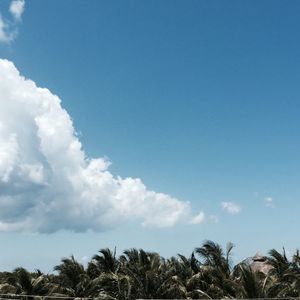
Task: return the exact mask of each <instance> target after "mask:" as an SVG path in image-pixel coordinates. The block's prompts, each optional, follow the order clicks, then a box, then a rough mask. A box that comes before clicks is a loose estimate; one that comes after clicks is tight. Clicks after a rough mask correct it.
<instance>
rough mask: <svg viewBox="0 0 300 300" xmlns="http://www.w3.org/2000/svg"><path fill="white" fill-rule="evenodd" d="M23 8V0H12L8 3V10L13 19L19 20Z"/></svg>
mask: <svg viewBox="0 0 300 300" xmlns="http://www.w3.org/2000/svg"><path fill="white" fill-rule="evenodd" d="M24 9H25V1H24V0H13V1H12V2H11V3H10V7H9V11H10V13H11V14H12V16H13V17H14V19H15V20H17V21H19V20H20V19H21V17H22V14H23V12H24Z"/></svg>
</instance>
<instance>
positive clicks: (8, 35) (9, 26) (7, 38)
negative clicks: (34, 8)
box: [0, 0, 25, 43]
mask: <svg viewBox="0 0 300 300" xmlns="http://www.w3.org/2000/svg"><path fill="white" fill-rule="evenodd" d="M24 9H25V1H24V0H13V1H12V2H11V3H10V6H9V12H10V14H11V20H8V19H5V18H4V17H3V15H2V14H0V42H2V43H10V42H12V41H13V40H14V39H15V38H16V36H17V34H18V25H19V23H20V21H21V19H22V15H23V12H24Z"/></svg>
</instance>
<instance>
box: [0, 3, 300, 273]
mask: <svg viewBox="0 0 300 300" xmlns="http://www.w3.org/2000/svg"><path fill="white" fill-rule="evenodd" d="M10 5H11V1H6V0H2V1H1V2H0V11H1V15H2V19H3V20H4V21H5V22H10V23H7V24H10V26H11V27H10V30H11V31H12V32H15V33H16V34H15V35H14V37H13V38H11V40H10V41H3V42H2V43H1V44H0V58H3V59H8V60H9V61H12V62H13V63H14V65H15V66H16V68H17V69H18V70H19V71H20V73H21V74H22V75H24V76H25V77H26V78H30V79H31V80H33V81H34V82H35V83H36V85H37V86H41V87H46V88H48V89H49V90H50V91H51V93H53V94H56V95H58V96H59V97H60V99H61V101H62V103H61V105H62V107H63V108H64V109H66V111H67V112H68V114H69V115H70V117H71V118H72V120H73V122H74V127H75V130H76V131H77V133H78V138H79V140H80V141H81V143H82V148H83V149H84V151H85V153H86V155H87V157H89V158H97V157H107V158H108V159H109V160H110V161H111V162H112V165H111V166H110V167H109V171H110V172H111V173H112V174H113V175H114V176H118V175H119V176H121V177H122V178H127V177H133V178H140V179H141V180H142V181H143V183H144V184H145V186H146V187H147V188H148V189H149V190H153V191H156V192H162V193H165V194H167V195H170V196H171V197H174V198H176V199H179V201H182V202H185V201H189V202H190V207H191V218H192V216H195V215H196V214H197V213H198V212H199V211H201V212H203V213H204V214H205V216H206V220H205V221H204V222H201V224H194V225H191V224H187V223H184V222H183V223H180V222H179V224H175V225H174V226H171V227H166V228H153V227H143V226H141V225H140V223H141V222H140V221H139V220H138V219H136V218H134V217H133V218H131V217H129V218H126V220H125V221H124V222H122V224H121V225H118V226H115V227H114V228H113V229H110V230H106V229H105V230H104V229H103V230H101V231H97V230H96V231H93V230H90V228H87V230H88V232H80V233H77V232H74V231H73V229H72V226H73V225H74V226H75V227H76V224H75V223H74V224H73V223H72V224H73V225H72V226H71V225H70V228H69V229H66V228H64V227H63V228H61V229H59V228H58V229H57V230H55V232H52V233H37V232H35V231H34V230H33V231H32V232H31V231H30V230H29V232H28V231H25V232H23V231H22V230H16V232H11V231H9V232H2V233H0V243H1V245H2V251H1V260H0V267H1V269H12V268H14V267H17V266H19V265H22V266H25V267H28V268H29V269H34V268H37V267H39V268H41V269H42V270H45V271H52V267H53V266H54V265H55V264H57V263H59V260H60V258H61V257H63V256H68V255H70V254H74V255H75V256H76V257H77V258H78V259H83V260H85V257H89V256H91V255H93V254H95V253H96V251H97V250H98V249H100V248H103V247H107V246H109V247H114V246H117V248H118V249H119V251H120V252H121V251H122V250H124V249H126V248H130V247H138V248H140V247H142V248H145V249H147V250H154V251H159V252H160V253H162V255H164V256H170V255H175V254H176V253H184V254H190V253H191V251H192V250H193V249H194V247H198V246H199V245H201V243H202V242H203V241H204V240H206V239H211V240H214V241H216V242H219V243H221V244H222V245H225V244H226V242H228V241H231V242H233V243H234V244H235V245H236V248H235V250H234V258H235V260H239V259H241V258H244V257H247V256H251V255H252V254H254V253H255V252H256V251H257V250H260V251H262V252H264V253H266V251H268V250H269V249H271V248H273V247H274V248H277V249H279V250H280V249H281V247H282V246H285V247H286V248H287V249H288V250H289V251H290V252H293V251H294V250H295V249H296V248H297V247H299V244H298V241H297V238H295V233H296V228H297V227H298V226H299V225H300V224H299V218H298V213H299V210H300V204H299V196H300V190H299V167H300V160H299V150H300V143H299V125H300V119H299V109H300V101H299V99H300V90H299V79H300V73H299V69H300V68H299V67H300V60H299V53H300V51H299V50H300V49H299V48H300V37H299V29H300V28H299V27H300V21H299V20H300V18H299V17H300V3H299V1H289V2H288V3H287V2H283V1H276V0H271V1H221V0H220V1H198V0H197V1H174V0H173V1H96V0H93V1H83V0H81V1H79V0H64V1H38V0H31V1H26V3H25V9H24V12H23V15H22V19H21V20H14V17H13V15H12V14H11V13H9V7H10ZM16 30H17V31H16ZM0 81H1V73H0ZM5 101H6V99H5V98H3V101H2V105H5ZM0 105H1V101H0ZM0 109H1V107H0ZM0 121H1V119H0ZM20 122H21V121H20ZM20 138H23V137H20ZM0 142H1V140H0ZM3 143H5V140H4V142H3ZM0 168H1V165H0ZM0 173H1V172H0ZM0 175H1V174H0ZM0 187H1V186H0ZM1 194H2V195H3V194H4V192H3V191H2V192H1V190H0V196H1ZM31 196H33V197H36V198H37V199H38V197H39V196H38V195H36V194H33V195H31ZM266 199H268V200H266ZM23 201H25V202H26V201H27V200H26V198H24V200H23ZM28 201H29V199H28ZM222 203H223V204H222ZM226 203H227V205H226ZM230 205H231V206H230ZM225 206H226V207H227V208H228V206H230V207H232V206H233V207H235V208H236V210H235V211H231V213H230V211H228V210H227V209H226V208H224V207H225ZM8 213H10V212H8ZM3 218H4V217H3ZM216 219H217V220H218V222H215V221H216ZM48 221H49V222H51V219H50V220H48ZM52 221H53V222H54V223H55V222H56V219H55V218H54V219H53V220H52ZM38 232H39V230H38Z"/></svg>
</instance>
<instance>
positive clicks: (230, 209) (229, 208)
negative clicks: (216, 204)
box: [221, 201, 241, 215]
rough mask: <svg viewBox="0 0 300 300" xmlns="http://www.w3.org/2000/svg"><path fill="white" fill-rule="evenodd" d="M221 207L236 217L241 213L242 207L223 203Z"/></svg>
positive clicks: (231, 203)
mask: <svg viewBox="0 0 300 300" xmlns="http://www.w3.org/2000/svg"><path fill="white" fill-rule="evenodd" d="M221 206H222V208H223V209H225V210H226V211H227V212H228V213H230V214H232V215H236V214H238V213H240V212H241V207H240V206H239V205H237V204H235V203H233V202H226V201H224V202H222V203H221Z"/></svg>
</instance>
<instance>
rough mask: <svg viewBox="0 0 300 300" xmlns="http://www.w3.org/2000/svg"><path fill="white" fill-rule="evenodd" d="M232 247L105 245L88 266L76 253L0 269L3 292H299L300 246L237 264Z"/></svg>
mask: <svg viewBox="0 0 300 300" xmlns="http://www.w3.org/2000/svg"><path fill="white" fill-rule="evenodd" d="M232 249H233V244H231V243H229V244H228V245H227V247H226V250H225V251H224V250H223V249H222V247H221V246H220V245H219V244H216V243H214V242H212V241H206V242H204V243H203V245H202V246H201V247H198V248H196V249H195V252H193V253H192V254H191V255H190V256H189V257H186V256H184V255H181V254H178V255H177V257H171V258H169V259H164V258H163V257H161V256H160V255H159V254H158V253H154V252H147V251H144V250H142V249H140V250H138V249H129V250H125V251H124V252H123V254H122V255H121V256H120V257H116V250H114V251H112V250H110V249H100V250H99V252H98V254H96V255H95V256H93V258H92V259H91V261H90V262H89V263H88V265H87V267H86V268H85V267H84V266H83V265H82V264H80V263H79V262H78V261H77V260H76V259H75V257H74V256H71V257H69V258H63V259H62V260H61V263H60V264H59V265H57V266H55V267H54V271H56V273H55V274H43V273H42V272H41V271H40V270H36V271H35V272H33V273H30V272H28V271H27V270H25V269H24V268H17V269H15V270H14V271H13V272H2V273H1V272H0V294H7V295H9V294H11V295H12V294H20V295H32V296H34V295H39V296H51V295H53V296H66V297H80V298H83V297H90V298H98V299H100V300H131V299H155V298H156V299H159V298H160V299H225V298H244V299H250V298H292V297H299V296H300V254H299V251H298V250H297V251H296V252H295V254H294V255H293V257H292V259H291V261H290V260H289V259H288V258H287V256H286V253H285V250H284V249H283V253H280V252H278V251H276V250H275V249H272V250H270V252H269V256H268V257H263V259H260V260H259V264H258V265H257V264H256V266H255V267H254V262H253V261H252V260H251V259H246V260H244V261H243V262H241V263H239V264H237V265H236V266H233V265H232V260H231V253H232ZM259 266H260V267H259ZM27 299H28V297H27ZM29 299H30V297H29ZM32 299H33V298H32Z"/></svg>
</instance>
